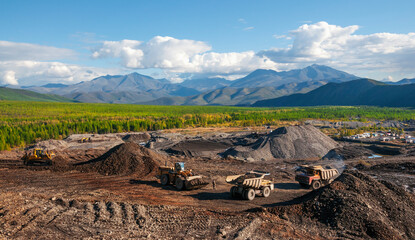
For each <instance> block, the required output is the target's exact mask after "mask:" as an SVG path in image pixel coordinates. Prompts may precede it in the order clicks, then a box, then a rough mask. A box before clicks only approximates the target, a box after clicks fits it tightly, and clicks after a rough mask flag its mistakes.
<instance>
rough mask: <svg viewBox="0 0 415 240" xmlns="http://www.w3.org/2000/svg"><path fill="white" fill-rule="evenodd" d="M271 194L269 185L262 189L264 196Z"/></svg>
mask: <svg viewBox="0 0 415 240" xmlns="http://www.w3.org/2000/svg"><path fill="white" fill-rule="evenodd" d="M270 194H271V189H269V187H265V188H264V189H263V190H262V196H264V197H269V195H270Z"/></svg>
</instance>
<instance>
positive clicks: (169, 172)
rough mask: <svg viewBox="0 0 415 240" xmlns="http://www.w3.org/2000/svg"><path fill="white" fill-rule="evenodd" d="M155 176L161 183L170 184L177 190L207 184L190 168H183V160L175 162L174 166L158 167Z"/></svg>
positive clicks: (195, 187) (196, 187)
mask: <svg viewBox="0 0 415 240" xmlns="http://www.w3.org/2000/svg"><path fill="white" fill-rule="evenodd" d="M156 177H157V178H159V179H160V183H161V185H169V184H171V185H174V186H175V187H176V188H177V189H178V190H191V189H198V188H201V187H203V186H206V185H208V184H209V183H208V182H207V181H205V180H204V179H203V178H202V176H200V175H196V174H195V173H193V171H192V170H191V169H189V170H185V168H184V163H183V162H177V163H176V164H175V165H174V167H159V173H158V175H157V176H156Z"/></svg>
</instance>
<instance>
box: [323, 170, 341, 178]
mask: <svg viewBox="0 0 415 240" xmlns="http://www.w3.org/2000/svg"><path fill="white" fill-rule="evenodd" d="M338 174H339V171H337V169H325V170H321V179H323V180H328V179H330V178H332V177H334V176H336V175H338Z"/></svg>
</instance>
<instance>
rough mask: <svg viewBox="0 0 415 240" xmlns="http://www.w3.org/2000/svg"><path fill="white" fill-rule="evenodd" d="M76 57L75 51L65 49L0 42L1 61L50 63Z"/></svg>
mask: <svg viewBox="0 0 415 240" xmlns="http://www.w3.org/2000/svg"><path fill="white" fill-rule="evenodd" d="M76 55H77V54H76V52H75V51H73V50H70V49H65V48H56V47H50V46H43V45H38V44H31V43H17V42H8V41H0V61H6V60H7V61H11V60H31V61H50V60H59V59H68V58H74V57H75V56H76Z"/></svg>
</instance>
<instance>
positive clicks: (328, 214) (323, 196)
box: [268, 170, 415, 239]
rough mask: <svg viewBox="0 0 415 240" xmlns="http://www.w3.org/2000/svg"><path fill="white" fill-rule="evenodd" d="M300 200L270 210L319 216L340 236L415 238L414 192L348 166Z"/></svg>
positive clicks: (285, 214)
mask: <svg viewBox="0 0 415 240" xmlns="http://www.w3.org/2000/svg"><path fill="white" fill-rule="evenodd" d="M299 201H300V203H297V204H294V205H288V206H278V207H274V208H270V209H268V210H269V211H270V212H272V213H274V214H277V215H280V216H281V217H285V218H287V217H288V218H290V219H297V220H298V218H302V217H310V218H312V219H317V220H318V221H320V222H322V223H324V224H327V225H328V226H330V227H332V228H334V229H337V230H339V232H341V233H342V236H341V237H347V238H354V239H356V238H364V239H367V238H376V239H415V197H414V195H412V194H410V193H407V192H406V191H405V190H404V189H403V188H401V187H398V186H396V185H394V184H391V183H389V182H386V181H381V182H379V181H376V180H375V179H373V178H371V177H369V176H368V175H366V174H363V173H361V172H359V171H351V170H346V171H344V172H343V174H342V175H341V176H340V177H338V178H337V179H336V180H335V181H334V182H333V183H332V184H330V185H329V186H327V187H325V188H323V189H320V190H319V191H314V192H311V193H310V194H307V195H305V196H304V197H303V198H302V199H301V200H299ZM301 201H302V202H301ZM297 220H293V221H297Z"/></svg>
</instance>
